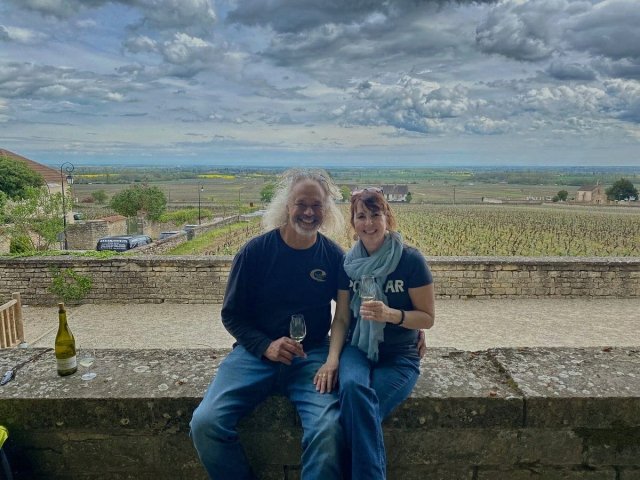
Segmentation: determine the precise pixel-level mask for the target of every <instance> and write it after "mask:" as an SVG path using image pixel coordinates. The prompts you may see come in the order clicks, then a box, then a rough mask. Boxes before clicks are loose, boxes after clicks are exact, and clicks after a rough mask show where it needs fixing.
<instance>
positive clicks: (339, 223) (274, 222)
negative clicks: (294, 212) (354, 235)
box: [262, 169, 344, 235]
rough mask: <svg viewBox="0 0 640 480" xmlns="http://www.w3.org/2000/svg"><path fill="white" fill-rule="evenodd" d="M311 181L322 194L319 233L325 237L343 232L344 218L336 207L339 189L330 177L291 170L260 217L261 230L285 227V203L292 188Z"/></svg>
mask: <svg viewBox="0 0 640 480" xmlns="http://www.w3.org/2000/svg"><path fill="white" fill-rule="evenodd" d="M305 180H311V181H313V182H316V183H317V184H318V185H319V186H320V188H322V191H323V192H324V194H325V195H324V205H323V206H324V217H323V220H322V225H320V231H321V232H322V233H324V234H326V235H332V234H335V235H339V234H341V233H342V232H343V231H344V217H343V216H342V213H340V210H339V209H338V207H337V205H336V200H338V199H341V198H342V194H341V193H340V189H339V188H338V187H337V186H336V184H335V183H333V180H331V177H329V175H328V174H327V173H326V172H324V171H322V170H300V169H291V170H287V171H285V172H284V173H283V174H282V176H281V177H280V180H279V181H278V185H277V187H276V191H275V193H274V195H273V198H272V199H271V203H270V204H269V206H268V207H267V210H266V212H265V214H264V215H263V217H262V228H263V229H264V230H265V231H269V230H273V229H274V228H279V227H281V226H282V225H286V223H287V221H288V219H289V214H288V212H287V203H288V202H289V198H290V196H291V191H292V190H293V187H294V186H296V185H297V184H298V183H300V182H302V181H305Z"/></svg>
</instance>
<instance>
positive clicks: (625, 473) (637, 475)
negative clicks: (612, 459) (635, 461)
mask: <svg viewBox="0 0 640 480" xmlns="http://www.w3.org/2000/svg"><path fill="white" fill-rule="evenodd" d="M619 472H620V476H619V477H618V478H619V480H640V468H621V469H619Z"/></svg>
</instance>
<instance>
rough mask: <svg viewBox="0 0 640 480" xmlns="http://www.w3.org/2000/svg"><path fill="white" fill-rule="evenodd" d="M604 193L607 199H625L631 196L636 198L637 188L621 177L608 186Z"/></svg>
mask: <svg viewBox="0 0 640 480" xmlns="http://www.w3.org/2000/svg"><path fill="white" fill-rule="evenodd" d="M605 193H606V194H607V198H608V199H609V200H627V199H630V198H631V197H635V198H636V199H637V198H638V189H637V188H635V187H634V186H633V183H631V182H630V181H629V180H627V179H626V178H621V179H620V180H618V181H616V182H614V183H613V185H612V186H611V187H610V188H607V190H606V191H605Z"/></svg>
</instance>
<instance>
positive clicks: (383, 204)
mask: <svg viewBox="0 0 640 480" xmlns="http://www.w3.org/2000/svg"><path fill="white" fill-rule="evenodd" d="M357 202H362V203H363V204H364V206H365V208H366V209H367V210H369V211H371V212H380V213H382V214H383V215H384V216H385V217H387V229H389V230H390V231H393V230H395V228H396V216H395V214H394V213H393V210H391V205H389V202H387V200H386V199H385V198H384V194H383V193H382V190H381V189H379V188H365V189H363V190H357V191H356V192H354V193H353V194H352V195H351V220H350V222H351V226H352V227H353V228H354V229H355V223H354V221H353V217H354V216H355V214H356V206H357V204H358V203H357Z"/></svg>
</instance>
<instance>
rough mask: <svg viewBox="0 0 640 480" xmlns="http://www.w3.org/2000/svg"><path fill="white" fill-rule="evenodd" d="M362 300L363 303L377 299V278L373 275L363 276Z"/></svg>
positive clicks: (361, 281)
mask: <svg viewBox="0 0 640 480" xmlns="http://www.w3.org/2000/svg"><path fill="white" fill-rule="evenodd" d="M360 299H361V301H362V303H365V302H371V301H373V300H375V299H376V277H374V276H373V275H362V277H360Z"/></svg>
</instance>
